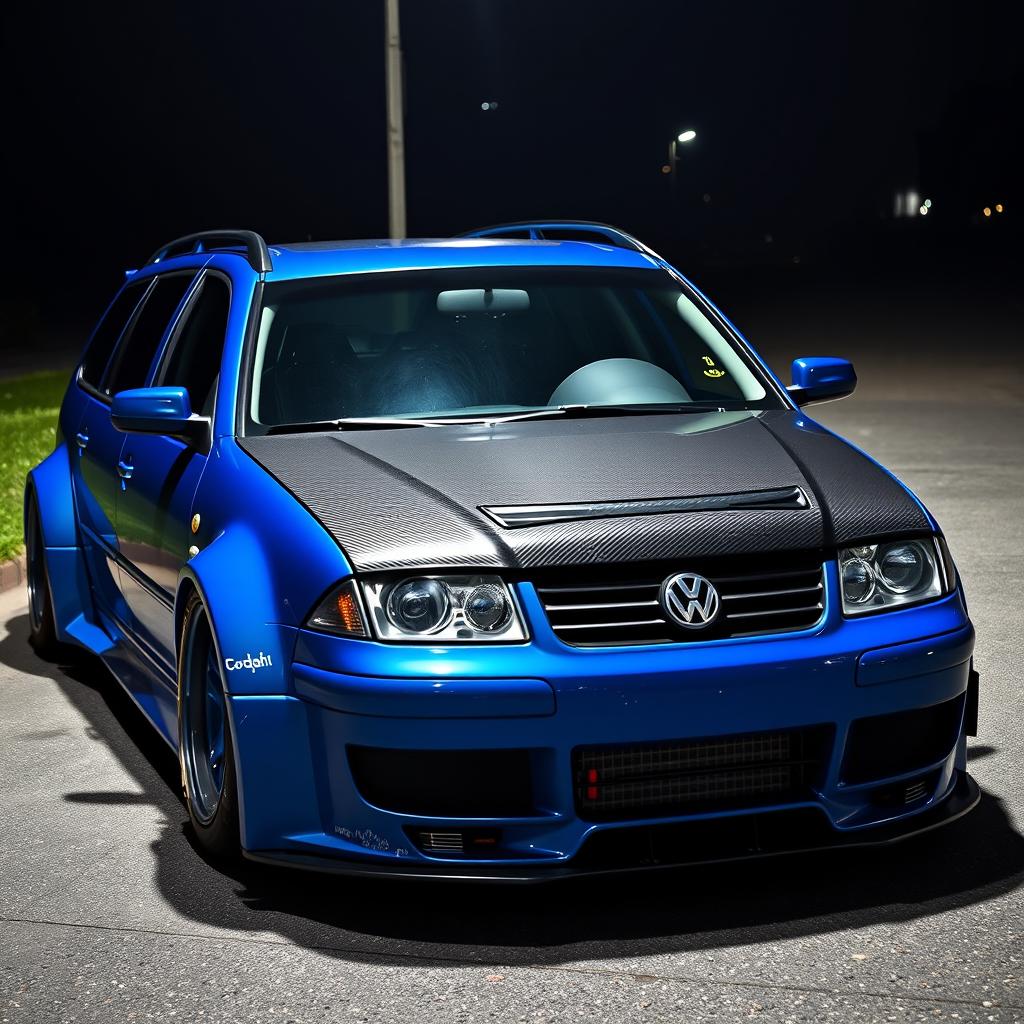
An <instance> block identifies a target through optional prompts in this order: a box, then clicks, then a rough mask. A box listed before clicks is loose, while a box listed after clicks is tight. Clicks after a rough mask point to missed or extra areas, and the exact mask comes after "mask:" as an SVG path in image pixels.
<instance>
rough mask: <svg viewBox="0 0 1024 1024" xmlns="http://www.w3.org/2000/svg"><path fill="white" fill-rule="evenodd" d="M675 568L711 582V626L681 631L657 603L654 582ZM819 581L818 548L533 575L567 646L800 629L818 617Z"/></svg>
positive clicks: (657, 586) (821, 603) (821, 600)
mask: <svg viewBox="0 0 1024 1024" xmlns="http://www.w3.org/2000/svg"><path fill="white" fill-rule="evenodd" d="M680 571H688V572H698V573H701V574H702V575H703V576H705V577H707V579H709V580H710V581H711V582H712V583H713V584H714V585H715V589H716V590H717V591H718V593H719V596H720V598H721V608H720V611H719V613H718V616H717V618H716V619H715V621H714V622H712V623H711V625H710V626H707V627H706V628H703V629H684V628H682V627H680V626H677V625H676V624H675V623H673V622H672V621H671V620H670V619H669V618H668V616H667V615H666V614H665V612H664V610H663V609H662V607H661V604H660V601H659V594H660V591H661V585H662V583H663V582H664V581H665V580H666V579H667V578H668V577H670V576H673V575H675V573H677V572H680ZM606 573H607V570H606ZM824 583H825V581H824V573H823V568H822V560H821V556H820V555H817V554H800V555H789V556H786V557H784V558H779V557H777V556H776V557H770V558H769V557H760V556H759V557H753V556H752V557H749V558H745V559H742V560H740V559H730V560H729V561H727V562H724V561H719V562H717V563H705V564H701V563H700V562H693V563H690V562H687V563H685V564H682V563H680V564H678V565H673V566H660V567H652V568H650V569H648V570H646V571H641V572H638V573H636V574H635V575H634V574H630V575H628V576H626V575H624V576H622V577H621V578H618V579H615V578H608V577H607V575H606V576H605V578H600V577H585V578H581V579H577V580H573V581H572V582H570V581H568V580H565V579H564V577H563V578H562V579H558V578H557V577H548V578H544V579H539V580H536V581H535V584H536V587H537V594H538V596H539V597H540V600H541V603H542V604H543V605H544V610H545V612H546V613H547V616H548V622H550V624H551V628H552V629H553V630H554V632H555V635H556V636H557V637H558V638H559V639H560V640H562V641H563V642H564V643H567V644H569V645H571V646H573V647H625V646H630V645H636V644H671V643H686V642H691V643H692V642H696V641H703V640H722V639H726V638H730V637H742V636H761V635H764V634H766V633H782V632H789V631H791V630H795V629H807V628H808V627H810V626H813V625H814V624H815V623H816V622H817V621H818V620H819V619H820V618H821V614H822V609H823V608H824V593H825V590H824Z"/></svg>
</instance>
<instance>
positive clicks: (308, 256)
mask: <svg viewBox="0 0 1024 1024" xmlns="http://www.w3.org/2000/svg"><path fill="white" fill-rule="evenodd" d="M269 249H270V255H271V258H272V260H273V264H274V269H273V270H272V271H270V273H268V274H267V280H268V281H284V280H294V279H296V278H304V277H327V276H331V275H335V274H364V273H373V272H375V271H387V270H392V271H393V270H426V269H438V268H447V267H624V268H645V269H656V268H658V267H659V264H658V263H657V262H656V261H655V260H653V259H651V258H650V257H649V256H647V255H645V254H644V253H641V252H636V251H633V250H631V249H625V248H621V247H619V246H615V245H608V244H605V243H601V242H581V241H555V240H541V239H526V238H523V239H512V238H410V239H400V240H396V239H388V238H383V239H366V240H354V241H342V242H295V243H288V244H284V245H271V246H269Z"/></svg>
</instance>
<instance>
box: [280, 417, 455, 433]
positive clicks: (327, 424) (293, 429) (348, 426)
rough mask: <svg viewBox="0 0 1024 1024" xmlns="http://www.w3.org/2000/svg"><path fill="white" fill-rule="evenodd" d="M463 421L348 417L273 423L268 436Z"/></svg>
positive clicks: (435, 425)
mask: <svg viewBox="0 0 1024 1024" xmlns="http://www.w3.org/2000/svg"><path fill="white" fill-rule="evenodd" d="M465 422H466V421H465V420H418V419H398V418H395V419H388V418H386V417H384V416H367V417H365V418H364V417H360V416H350V417H347V418H345V419H340V420H314V421H313V422H311V423H275V424H274V425H273V426H271V427H268V428H267V433H268V434H305V433H313V432H314V431H327V430H389V429H391V428H393V427H446V426H448V425H449V424H451V423H465Z"/></svg>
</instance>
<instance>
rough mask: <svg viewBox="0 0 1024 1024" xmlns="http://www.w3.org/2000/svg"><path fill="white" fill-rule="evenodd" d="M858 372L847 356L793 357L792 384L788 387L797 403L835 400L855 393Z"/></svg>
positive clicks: (806, 403)
mask: <svg viewBox="0 0 1024 1024" xmlns="http://www.w3.org/2000/svg"><path fill="white" fill-rule="evenodd" d="M856 387H857V374H856V373H855V372H854V369H853V363H851V362H850V361H849V360H848V359H837V358H835V357H833V356H801V357H800V358H799V359H794V360H793V383H792V384H790V385H789V387H788V388H787V389H786V390H787V391H788V392H789V397H790V398H792V399H793V401H794V402H796V404H797V405H814V404H815V403H817V402H832V401H834V400H835V399H837V398H845V397H846V396H847V395H851V394H853V390H854V388H856Z"/></svg>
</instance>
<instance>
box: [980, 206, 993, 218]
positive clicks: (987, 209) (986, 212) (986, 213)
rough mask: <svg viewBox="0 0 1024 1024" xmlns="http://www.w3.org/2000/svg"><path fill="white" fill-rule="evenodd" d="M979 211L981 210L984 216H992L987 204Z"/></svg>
mask: <svg viewBox="0 0 1024 1024" xmlns="http://www.w3.org/2000/svg"><path fill="white" fill-rule="evenodd" d="M981 212H982V213H983V214H985V216H986V217H991V216H992V211H991V210H990V209H989V208H988V207H987V206H986V207H985V209H984V210H982V211H981Z"/></svg>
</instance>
